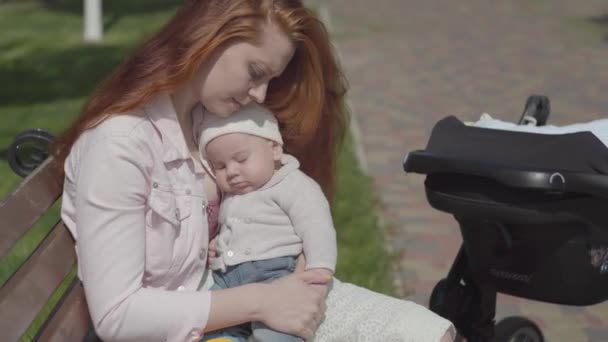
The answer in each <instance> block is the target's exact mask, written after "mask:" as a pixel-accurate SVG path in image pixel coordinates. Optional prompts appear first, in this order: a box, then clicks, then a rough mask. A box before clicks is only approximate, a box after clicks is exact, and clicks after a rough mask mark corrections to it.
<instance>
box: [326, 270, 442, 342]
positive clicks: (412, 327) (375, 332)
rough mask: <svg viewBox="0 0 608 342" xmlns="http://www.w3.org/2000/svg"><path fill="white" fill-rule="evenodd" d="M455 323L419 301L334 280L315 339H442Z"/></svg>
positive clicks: (417, 341) (404, 341) (401, 341)
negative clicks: (402, 298)
mask: <svg viewBox="0 0 608 342" xmlns="http://www.w3.org/2000/svg"><path fill="white" fill-rule="evenodd" d="M451 327H452V324H451V323H450V322H449V321H448V320H446V319H444V318H442V317H440V316H438V315H436V314H435V313H433V312H432V311H430V310H428V309H426V308H425V307H423V306H421V305H418V304H416V303H413V302H410V301H406V300H401V299H397V298H394V297H389V296H386V295H383V294H380V293H376V292H373V291H370V290H368V289H365V288H363V287H359V286H356V285H353V284H349V283H343V282H340V281H339V280H337V279H334V284H333V288H332V289H331V291H330V292H329V295H328V297H327V312H326V314H325V321H324V322H323V324H321V326H320V327H319V330H317V334H316V336H315V339H314V341H315V342H355V341H357V342H366V341H370V342H371V341H374V342H378V341H382V342H425V341H439V340H440V339H441V337H442V336H443V335H445V333H446V332H447V331H448V329H450V328H451Z"/></svg>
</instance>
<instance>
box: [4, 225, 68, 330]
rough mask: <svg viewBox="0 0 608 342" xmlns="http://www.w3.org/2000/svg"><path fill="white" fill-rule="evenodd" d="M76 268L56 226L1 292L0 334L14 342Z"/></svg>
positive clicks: (64, 233)
mask: <svg viewBox="0 0 608 342" xmlns="http://www.w3.org/2000/svg"><path fill="white" fill-rule="evenodd" d="M75 264H76V255H75V251H74V242H73V240H72V238H71V236H70V233H69V232H68V230H67V229H66V228H65V227H64V225H63V223H61V222H60V223H58V224H57V225H55V227H54V228H53V231H52V232H51V233H50V234H49V235H48V236H47V237H46V239H44V241H43V242H42V243H41V244H40V246H38V248H37V249H36V250H35V251H34V253H33V254H32V255H31V256H30V257H29V258H28V260H27V261H26V262H25V263H24V264H23V266H22V267H21V268H20V269H19V270H18V271H17V272H16V273H15V274H13V276H12V277H11V278H10V279H9V280H8V281H7V282H6V284H5V285H4V286H3V287H2V288H1V289H0V333H1V334H2V336H3V340H4V341H16V340H18V339H19V337H21V335H23V333H24V332H25V331H26V330H27V328H28V326H29V325H30V323H31V322H32V321H33V320H34V318H36V315H37V314H38V312H40V310H41V309H42V307H43V306H44V305H45V304H46V302H47V301H48V300H49V298H50V296H51V295H52V294H53V292H54V291H55V289H56V288H57V287H58V286H59V284H61V282H62V281H63V279H64V278H65V277H66V276H67V274H68V273H70V271H71V269H72V268H73V267H74V265H75Z"/></svg>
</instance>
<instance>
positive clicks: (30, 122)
mask: <svg viewBox="0 0 608 342" xmlns="http://www.w3.org/2000/svg"><path fill="white" fill-rule="evenodd" d="M179 2H180V1H175V0H128V1H117V0H115V1H104V6H105V7H104V23H105V36H104V41H103V43H101V44H95V45H87V44H84V43H83V42H82V38H81V37H82V18H81V11H82V10H81V6H82V1H80V0H79V1H76V0H63V1H61V5H60V6H57V7H54V8H46V7H44V6H42V5H40V2H38V1H15V2H7V3H2V4H0V32H3V34H2V35H0V51H2V54H0V79H1V80H2V82H0V158H2V160H0V194H1V195H2V197H5V196H6V195H7V194H8V193H10V191H11V190H12V189H14V188H15V186H16V185H17V184H18V182H19V181H20V179H19V177H17V176H16V175H14V174H13V173H12V171H11V170H10V168H9V167H8V165H7V163H6V161H5V159H6V158H5V157H6V148H7V147H8V146H9V145H10V143H11V141H12V139H13V137H14V136H15V135H16V134H17V133H18V132H21V131H23V130H25V129H29V128H43V129H46V130H49V131H51V132H53V133H59V132H61V131H62V130H63V129H64V128H65V127H66V126H67V125H68V124H69V123H70V121H71V120H73V119H74V118H75V117H76V116H77V115H78V112H79V109H80V107H81V106H82V104H83V102H84V100H85V99H86V97H87V96H88V95H89V94H90V93H91V92H92V90H93V89H94V87H95V85H96V84H98V82H99V81H100V80H101V79H103V77H104V76H106V75H107V74H108V73H109V72H110V71H111V70H112V69H113V68H114V67H115V66H116V65H117V64H118V63H120V61H121V60H122V59H123V58H124V57H125V56H126V55H127V54H128V53H129V51H131V49H133V48H134V47H135V46H136V45H137V44H138V43H139V42H141V41H142V39H144V38H145V37H146V36H148V35H149V34H150V33H151V32H154V31H155V30H156V29H158V28H159V27H160V26H161V25H162V24H163V22H165V21H166V20H167V18H169V16H170V15H171V14H172V13H173V12H174V11H175V5H176V4H177V3H179ZM375 205H376V201H375V196H374V192H373V187H372V183H371V181H370V179H369V178H368V177H366V176H365V175H363V174H362V172H361V171H360V170H359V169H358V167H357V163H356V160H355V158H354V153H353V149H352V144H351V141H350V138H349V139H347V141H346V144H345V145H344V148H343V150H342V152H341V155H340V160H339V180H338V195H337V198H336V201H335V203H334V208H333V209H334V218H335V223H336V228H337V231H338V239H339V262H338V271H337V276H338V277H339V278H340V279H342V280H345V281H350V282H353V283H356V284H359V285H361V286H365V287H369V288H371V289H374V290H377V291H380V292H383V293H389V294H391V293H393V287H392V281H391V276H390V273H389V272H390V271H389V270H390V263H391V257H390V256H389V255H388V253H387V252H386V251H385V250H384V248H383V239H384V237H383V233H382V228H381V227H379V226H378V223H377V219H376V216H375V214H374V209H375ZM57 219H58V208H57V207H56V208H54V210H53V211H52V212H51V213H50V214H49V215H47V216H46V217H44V218H43V219H42V220H41V221H42V222H40V225H38V226H37V227H36V229H34V230H33V232H32V233H31V234H29V235H28V236H26V237H25V238H24V239H22V241H21V242H20V244H19V245H18V246H17V247H16V248H14V249H13V251H12V253H11V254H10V255H9V256H7V257H5V258H3V259H2V260H0V284H3V283H4V282H5V281H6V280H7V279H8V278H9V277H10V275H11V274H12V273H13V272H14V270H15V268H16V267H18V265H19V264H20V263H21V262H22V261H23V260H24V258H25V257H26V256H27V255H28V254H29V252H30V251H31V249H32V248H33V247H34V246H35V245H36V244H37V243H38V242H39V241H40V239H41V238H43V237H44V235H45V234H46V232H47V230H48V229H47V226H48V223H49V222H52V221H56V220H57Z"/></svg>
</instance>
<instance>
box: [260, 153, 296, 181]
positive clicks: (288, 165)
mask: <svg viewBox="0 0 608 342" xmlns="http://www.w3.org/2000/svg"><path fill="white" fill-rule="evenodd" d="M281 164H282V165H281V168H280V169H278V170H277V171H275V173H274V175H272V177H271V178H270V180H269V181H268V182H266V184H264V185H263V186H262V187H261V188H260V189H259V190H264V189H268V188H271V187H273V186H275V185H276V184H278V183H279V182H281V181H282V180H283V179H284V178H285V177H287V175H288V174H290V173H292V172H293V171H295V170H297V169H298V168H300V162H299V161H298V160H297V159H296V158H295V157H294V156H292V155H289V154H283V156H282V157H281Z"/></svg>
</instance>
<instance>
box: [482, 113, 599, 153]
mask: <svg viewBox="0 0 608 342" xmlns="http://www.w3.org/2000/svg"><path fill="white" fill-rule="evenodd" d="M471 125H472V126H476V127H483V128H491V129H501V130H507V131H518V132H528V133H540V134H567V133H575V132H586V131H588V132H591V133H593V134H594V135H595V136H596V137H597V138H598V139H599V140H600V141H601V142H602V143H603V144H604V145H606V146H608V119H599V120H593V121H589V122H581V123H575V124H571V125H565V126H552V125H546V126H534V125H517V124H515V123H512V122H507V121H502V120H498V119H494V118H492V117H491V116H490V115H489V114H487V113H483V114H482V115H481V117H480V118H479V120H478V121H476V122H473V123H471Z"/></svg>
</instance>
